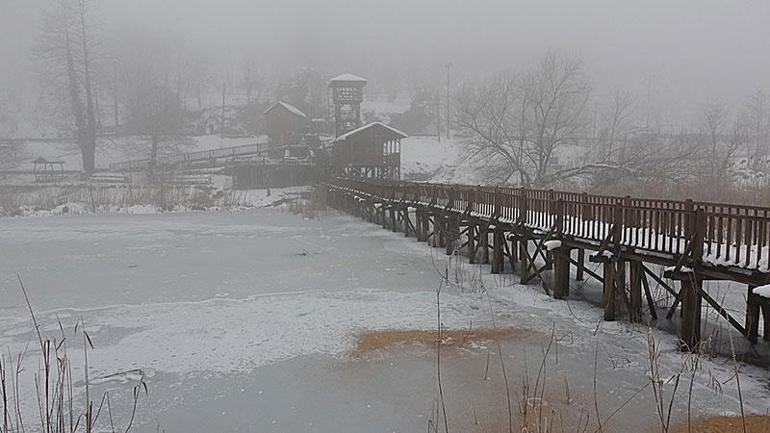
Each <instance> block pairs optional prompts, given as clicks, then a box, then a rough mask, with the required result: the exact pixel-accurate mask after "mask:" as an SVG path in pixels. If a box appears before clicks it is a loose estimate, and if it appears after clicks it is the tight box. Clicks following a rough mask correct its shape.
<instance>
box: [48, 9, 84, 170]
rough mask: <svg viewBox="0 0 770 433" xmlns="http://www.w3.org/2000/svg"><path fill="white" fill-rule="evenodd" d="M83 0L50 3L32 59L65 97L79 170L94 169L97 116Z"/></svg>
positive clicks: (58, 92)
mask: <svg viewBox="0 0 770 433" xmlns="http://www.w3.org/2000/svg"><path fill="white" fill-rule="evenodd" d="M89 19H90V8H89V3H88V2H87V0H54V1H53V3H52V6H51V8H50V9H48V10H46V11H45V12H44V13H43V27H42V32H41V33H40V35H39V37H38V43H37V47H36V50H35V53H36V56H37V57H38V59H40V60H41V63H42V64H43V65H45V69H44V72H45V75H46V76H47V78H48V79H49V80H50V82H51V83H52V84H53V85H54V87H55V88H56V91H57V94H60V95H66V97H65V98H66V100H67V101H68V103H67V104H66V105H67V106H68V109H67V110H66V112H67V118H68V122H67V123H68V124H71V125H73V129H74V132H75V135H76V139H77V143H78V146H79V147H80V153H81V157H82V161H83V170H84V171H85V172H86V173H91V172H93V171H94V169H95V155H96V135H97V115H96V101H95V99H96V91H95V88H94V87H95V86H94V82H95V79H94V70H95V68H94V65H93V59H94V54H93V51H94V39H93V38H92V32H93V28H92V27H91V25H90V23H89Z"/></svg>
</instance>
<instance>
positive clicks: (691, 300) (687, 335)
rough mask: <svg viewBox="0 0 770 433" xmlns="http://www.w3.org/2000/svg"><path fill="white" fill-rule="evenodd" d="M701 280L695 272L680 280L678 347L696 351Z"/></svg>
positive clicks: (699, 317)
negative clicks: (680, 300)
mask: <svg viewBox="0 0 770 433" xmlns="http://www.w3.org/2000/svg"><path fill="white" fill-rule="evenodd" d="M700 285H701V280H700V278H698V277H697V276H696V275H695V274H691V278H685V279H683V280H681V286H682V324H681V327H680V329H679V339H680V340H681V344H680V348H681V349H682V350H687V351H692V352H694V351H697V350H698V346H699V344H700V331H701V330H700V328H701V320H700V319H701V304H702V299H703V298H702V297H701V296H700V291H701V286H700Z"/></svg>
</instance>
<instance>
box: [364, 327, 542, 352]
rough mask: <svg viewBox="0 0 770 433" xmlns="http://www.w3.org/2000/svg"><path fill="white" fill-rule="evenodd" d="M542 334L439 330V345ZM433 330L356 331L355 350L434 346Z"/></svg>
mask: <svg viewBox="0 0 770 433" xmlns="http://www.w3.org/2000/svg"><path fill="white" fill-rule="evenodd" d="M540 336H541V334H540V333H539V332H535V331H529V330H526V329H513V328H501V329H484V328H480V329H458V330H443V331H441V347H457V348H459V347H463V346H466V345H468V344H470V343H489V342H497V341H503V340H511V339H524V338H534V337H540ZM437 338H438V335H437V332H436V331H425V330H384V331H364V332H362V333H360V334H359V335H358V342H357V344H356V350H355V353H356V354H363V353H369V352H373V351H376V350H379V349H384V348H386V347H390V346H395V345H401V344H422V345H425V346H433V347H435V345H436V341H437Z"/></svg>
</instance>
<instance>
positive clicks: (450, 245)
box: [446, 213, 460, 256]
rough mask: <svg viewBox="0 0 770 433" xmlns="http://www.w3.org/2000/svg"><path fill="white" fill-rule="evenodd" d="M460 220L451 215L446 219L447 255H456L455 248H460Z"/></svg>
mask: <svg viewBox="0 0 770 433" xmlns="http://www.w3.org/2000/svg"><path fill="white" fill-rule="evenodd" d="M459 241H460V218H459V217H458V216H457V215H456V214H454V213H450V214H449V215H448V216H447V219H446V255H448V256H451V255H452V254H454V251H455V248H459V246H460V245H459Z"/></svg>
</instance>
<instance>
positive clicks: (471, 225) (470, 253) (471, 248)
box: [467, 218, 476, 264]
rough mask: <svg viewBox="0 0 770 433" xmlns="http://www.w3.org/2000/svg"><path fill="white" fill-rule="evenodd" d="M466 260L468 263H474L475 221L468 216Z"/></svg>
mask: <svg viewBox="0 0 770 433" xmlns="http://www.w3.org/2000/svg"><path fill="white" fill-rule="evenodd" d="M467 236H468V251H467V252H468V262H469V263H470V264H475V263H476V221H475V220H474V219H473V218H468V230H467Z"/></svg>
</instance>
